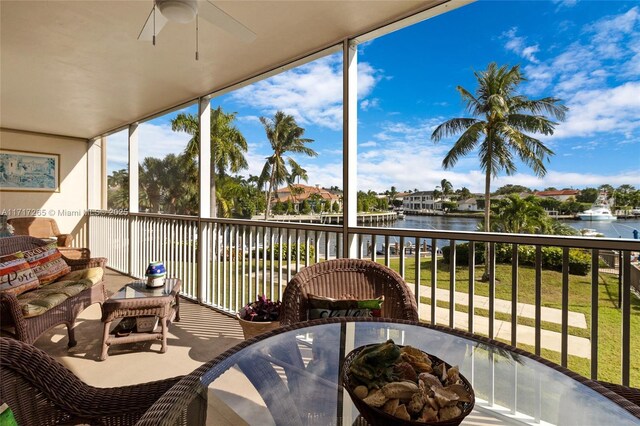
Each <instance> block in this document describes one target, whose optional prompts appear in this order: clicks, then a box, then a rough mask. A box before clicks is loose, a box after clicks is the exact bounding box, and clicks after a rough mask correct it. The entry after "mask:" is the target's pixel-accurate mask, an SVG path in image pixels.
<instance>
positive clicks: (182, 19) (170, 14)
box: [155, 0, 198, 24]
mask: <svg viewBox="0 0 640 426" xmlns="http://www.w3.org/2000/svg"><path fill="white" fill-rule="evenodd" d="M155 2H156V6H157V7H158V9H159V10H160V13H162V15H163V16H164V17H165V18H167V19H168V20H169V21H171V22H178V23H180V24H186V23H187V22H191V21H193V18H195V17H196V14H197V13H198V1H197V0H155Z"/></svg>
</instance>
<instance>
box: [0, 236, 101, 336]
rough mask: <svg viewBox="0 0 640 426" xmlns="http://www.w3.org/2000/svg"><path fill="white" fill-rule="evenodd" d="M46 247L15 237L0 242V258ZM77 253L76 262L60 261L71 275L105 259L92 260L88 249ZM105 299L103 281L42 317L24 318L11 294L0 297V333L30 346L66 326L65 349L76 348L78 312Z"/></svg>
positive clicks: (3, 294)
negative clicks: (0, 329)
mask: <svg viewBox="0 0 640 426" xmlns="http://www.w3.org/2000/svg"><path fill="white" fill-rule="evenodd" d="M43 244H45V242H44V241H42V240H41V239H38V238H34V237H28V236H17V237H6V238H0V255H5V254H11V253H15V252H17V251H23V250H30V249H33V248H36V247H40V246H42V245H43ZM75 251H76V252H77V253H80V255H79V257H80V258H79V259H69V258H67V257H64V251H62V253H63V257H64V261H65V262H66V263H67V265H69V266H70V267H71V270H72V271H76V270H79V269H85V268H92V267H97V266H99V267H102V268H104V267H105V266H106V263H107V259H105V258H104V257H96V258H92V257H91V254H90V252H89V250H88V249H75ZM105 299H106V292H105V288H104V281H102V282H100V283H98V284H96V285H94V286H93V287H91V288H88V289H86V290H84V291H82V292H80V293H78V294H77V295H75V296H73V297H70V298H68V299H67V300H65V301H64V302H62V303H61V304H59V305H58V306H55V307H53V308H51V309H50V310H48V311H47V312H45V313H44V314H42V315H38V316H35V317H31V318H25V317H24V316H23V314H22V309H21V307H20V304H19V303H18V298H17V297H16V295H14V294H7V293H0V325H1V326H2V331H3V332H7V333H10V334H12V335H13V336H15V338H16V339H18V340H21V341H23V342H27V343H33V342H35V341H36V339H37V338H38V337H40V336H41V335H42V333H44V332H45V331H47V330H49V329H50V328H51V327H55V326H56V325H58V324H66V325H67V330H68V332H69V343H68V346H69V347H72V346H74V345H75V344H76V340H75V336H74V330H73V328H74V326H75V320H76V317H77V316H78V314H80V312H82V311H84V310H85V309H86V308H87V307H89V306H90V305H92V304H94V303H96V302H97V303H103V302H104V301H105Z"/></svg>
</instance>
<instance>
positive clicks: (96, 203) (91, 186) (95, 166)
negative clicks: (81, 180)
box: [87, 138, 106, 210]
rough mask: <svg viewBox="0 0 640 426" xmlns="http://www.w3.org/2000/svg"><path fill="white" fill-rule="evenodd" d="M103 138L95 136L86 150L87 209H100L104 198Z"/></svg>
mask: <svg viewBox="0 0 640 426" xmlns="http://www.w3.org/2000/svg"><path fill="white" fill-rule="evenodd" d="M104 143H105V138H96V139H93V140H91V142H89V149H88V150H87V182H88V184H87V209H89V210H91V209H102V208H104V207H103V205H102V204H103V203H102V199H103V198H104V199H106V194H103V193H102V192H103V188H102V180H103V179H102V158H101V157H102V155H103V154H104V148H103V147H104Z"/></svg>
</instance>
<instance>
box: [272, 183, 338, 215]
mask: <svg viewBox="0 0 640 426" xmlns="http://www.w3.org/2000/svg"><path fill="white" fill-rule="evenodd" d="M292 189H293V193H292V191H291V190H292ZM314 195H317V196H319V197H320V199H321V200H324V201H326V202H329V203H330V206H333V203H334V202H336V201H337V202H338V204H339V205H340V208H342V202H341V201H340V195H338V194H337V193H335V191H330V190H328V189H325V188H320V187H319V186H317V185H316V186H309V185H302V184H293V185H291V186H285V187H282V188H279V189H278V190H277V191H276V192H275V193H274V195H273V199H274V201H275V202H278V201H279V202H281V203H286V202H288V201H291V202H292V203H293V206H294V207H295V209H296V211H299V209H298V207H299V205H300V203H302V202H303V201H304V200H308V199H309V198H311V197H312V196H314ZM313 198H317V197H313Z"/></svg>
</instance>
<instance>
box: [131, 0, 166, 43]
mask: <svg viewBox="0 0 640 426" xmlns="http://www.w3.org/2000/svg"><path fill="white" fill-rule="evenodd" d="M154 11H155V21H156V22H155V27H156V31H155V33H156V35H158V33H160V30H162V27H164V25H165V24H166V23H167V18H165V17H164V16H163V15H162V13H160V11H159V10H157V9H156V7H155V6H153V8H152V9H151V13H149V16H148V17H147V22H145V23H144V26H143V27H142V30H141V31H140V34H139V35H138V40H142V41H152V40H153V21H154V17H153V15H154Z"/></svg>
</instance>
